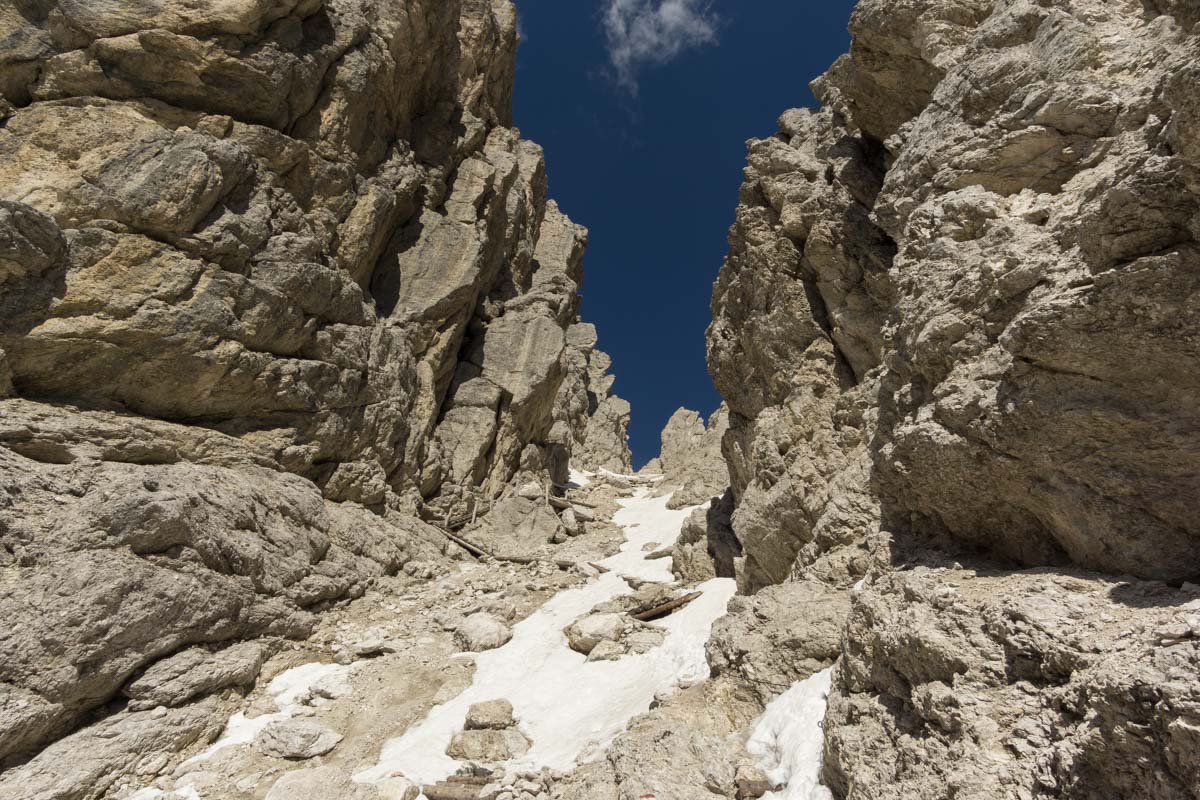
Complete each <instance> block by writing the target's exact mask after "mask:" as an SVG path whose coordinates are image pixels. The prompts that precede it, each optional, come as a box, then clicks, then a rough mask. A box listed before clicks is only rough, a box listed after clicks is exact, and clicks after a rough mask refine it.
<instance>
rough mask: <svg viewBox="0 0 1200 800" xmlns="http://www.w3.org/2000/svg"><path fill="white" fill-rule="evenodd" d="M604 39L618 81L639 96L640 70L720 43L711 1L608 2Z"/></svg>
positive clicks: (605, 13) (615, 0) (620, 0)
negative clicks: (698, 48)
mask: <svg viewBox="0 0 1200 800" xmlns="http://www.w3.org/2000/svg"><path fill="white" fill-rule="evenodd" d="M607 2H608V8H607V9H606V10H605V12H604V37H605V40H606V41H607V44H608V57H609V59H610V60H611V61H612V66H613V70H614V71H615V73H616V78H617V82H618V83H620V84H621V85H622V86H623V87H625V88H626V89H628V90H629V91H630V92H632V93H634V94H636V93H637V87H638V82H637V75H638V70H639V69H641V68H642V67H644V66H646V65H649V64H662V63H665V62H668V61H671V60H672V59H674V58H676V57H677V56H678V55H679V54H680V53H682V52H683V51H684V50H687V49H689V48H692V47H699V46H701V45H706V44H713V43H715V42H716V41H717V21H718V20H717V15H716V14H715V13H714V12H713V11H712V6H711V3H710V2H709V1H708V0H607Z"/></svg>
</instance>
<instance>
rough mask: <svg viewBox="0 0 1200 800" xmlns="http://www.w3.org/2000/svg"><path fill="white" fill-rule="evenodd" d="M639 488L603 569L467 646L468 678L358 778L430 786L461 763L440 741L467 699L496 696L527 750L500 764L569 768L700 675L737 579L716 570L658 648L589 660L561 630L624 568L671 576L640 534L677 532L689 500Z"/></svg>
mask: <svg viewBox="0 0 1200 800" xmlns="http://www.w3.org/2000/svg"><path fill="white" fill-rule="evenodd" d="M647 494H648V490H647V489H640V490H638V491H637V492H636V493H635V494H634V496H633V498H632V499H629V500H623V501H622V502H621V506H622V508H621V509H620V510H619V511H618V512H617V514H616V515H615V516H614V522H615V523H616V524H618V525H620V526H622V527H623V528H624V529H625V533H626V542H625V543H624V544H623V545H622V546H621V550H620V552H618V553H617V554H615V555H613V556H610V557H609V558H606V559H604V560H603V561H601V562H599V563H600V564H602V565H603V566H605V567H608V568H609V569H610V570H611V572H607V573H604V574H602V575H600V576H599V577H597V578H595V579H594V580H592V581H591V582H589V583H587V584H585V585H583V586H580V587H577V588H574V589H569V590H567V591H564V592H560V593H559V594H557V595H555V596H554V597H553V598H551V599H550V600H549V601H548V602H547V603H546V604H545V605H543V606H542V607H541V608H540V609H538V610H537V611H536V612H534V613H533V614H532V615H530V616H529V617H528V618H526V619H525V620H522V621H521V622H519V623H518V624H517V625H515V626H514V627H513V638H512V639H511V640H510V641H509V642H508V643H507V644H506V645H504V646H503V647H499V648H497V649H495V650H489V651H485V652H482V653H477V654H474V659H475V666H476V669H475V676H474V681H473V683H472V684H471V686H470V687H469V688H467V689H466V690H465V691H464V692H463V693H462V694H460V695H459V696H458V697H456V698H454V699H453V700H450V701H449V702H447V703H444V704H442V705H440V706H437V707H436V708H434V709H433V710H432V711H430V712H429V714H428V715H427V716H426V717H425V719H424V720H422V721H421V722H419V723H417V724H416V725H414V726H413V727H412V728H410V729H409V730H408V731H407V732H406V733H405V735H404V736H402V737H400V738H398V739H392V740H390V741H388V742H387V743H385V744H384V746H383V750H382V752H381V754H380V759H379V764H378V765H377V766H375V767H373V768H371V769H369V770H366V771H364V772H361V773H359V774H357V775H355V778H354V779H355V780H356V781H358V782H360V783H368V782H375V781H381V780H384V779H386V778H388V777H391V776H394V775H399V776H403V777H404V778H407V779H408V780H410V781H412V782H414V783H418V784H422V783H423V784H431V783H437V782H438V781H441V780H444V779H445V778H447V777H449V776H450V775H453V774H454V773H455V772H456V771H457V770H458V769H459V767H460V766H461V764H459V762H457V761H455V760H453V759H451V758H450V757H449V756H447V755H446V747H447V745H448V744H449V743H450V740H451V738H452V737H453V736H454V734H455V733H456V732H457V731H459V730H461V729H462V727H463V723H464V721H465V720H466V714H467V709H468V708H469V707H470V706H471V704H472V703H478V702H483V701H486V700H495V699H499V698H504V699H506V700H508V701H509V702H510V703H512V705H513V710H514V716H515V717H516V718H517V720H518V725H519V727H520V729H521V730H522V731H523V732H524V733H525V735H526V736H527V737H529V739H530V741H531V742H532V745H531V747H530V749H529V752H528V753H526V754H525V755H524V756H522V757H521V758H519V759H514V760H512V761H509V762H507V764H506V767H507V769H508V770H509V771H510V772H513V771H526V770H528V771H536V770H539V769H542V768H546V767H548V768H551V769H561V770H569V769H571V768H572V767H574V766H575V765H576V764H577V763H578V762H579V761H581V760H585V761H586V760H589V759H592V758H595V757H598V756H599V755H601V754H602V753H603V752H604V750H605V749H606V748H607V747H608V745H609V744H610V743H611V742H612V740H613V739H614V738H616V737H617V735H618V734H620V733H621V732H623V731H624V730H625V728H626V726H627V725H628V724H629V720H630V719H632V718H633V717H635V716H636V715H638V714H641V713H643V712H645V711H647V710H648V709H649V708H650V704H651V702H653V700H654V697H655V695H657V694H659V693H661V692H663V691H666V690H669V689H671V688H674V687H675V686H678V685H679V684H680V683H681V682H683V681H694V680H700V679H702V678H705V677H707V676H708V664H707V662H706V661H705V657H704V644H705V642H707V641H708V637H709V634H710V632H711V630H712V625H713V623H714V622H715V621H716V620H717V619H718V618H719V617H721V616H722V615H724V613H725V607H726V605H727V604H728V602H729V599H730V598H731V597H732V596H733V595H734V593H735V592H736V584H735V582H734V581H733V580H731V579H728V578H715V579H713V580H710V581H706V582H705V583H702V584H700V585H699V586H698V587H696V588H697V590H698V591H700V592H701V593H702V596H701V597H699V598H697V599H696V600H695V601H693V602H692V603H690V604H689V605H687V606H685V607H684V608H682V609H680V610H679V611H677V612H675V613H674V614H671V615H670V616H669V617H666V618H664V619H662V620H660V621H659V622H657V623H654V624H656V625H658V626H659V627H661V628H662V629H663V630H665V631H666V633H667V635H666V639H665V641H664V642H663V644H662V645H661V646H659V647H656V648H654V649H653V650H650V651H649V652H647V653H644V654H641V655H627V656H624V657H622V658H620V659H617V660H616V661H596V662H591V663H589V662H587V660H586V658H585V657H584V656H583V655H582V654H580V653H576V652H575V651H574V650H571V649H570V647H568V646H567V642H566V637H565V636H563V633H562V629H563V628H564V627H566V626H567V625H569V624H570V623H572V622H574V621H575V620H576V619H578V618H579V617H580V616H582V615H584V614H586V613H587V612H589V611H590V610H591V609H592V608H593V607H594V606H596V605H597V604H599V603H603V602H605V601H607V600H611V599H613V598H615V597H619V596H621V595H626V594H629V593H630V591H629V585H628V584H627V583H626V582H625V581H624V580H623V576H629V577H636V578H640V579H642V580H650V581H665V582H673V580H674V576H673V574H672V573H671V561H670V559H656V560H647V559H646V555H647V553H645V552H643V551H642V547H643V545H645V544H646V543H647V542H651V541H653V542H657V543H659V545H661V546H664V547H665V546H668V545H670V544H672V543H673V542H674V541H675V540H676V539H677V538H678V537H679V531H680V528H681V527H682V525H683V522H684V520H686V519H687V517H688V515H689V514H690V513H691V512H692V509H691V508H683V509H678V510H672V509H668V508H667V499H668V498H667V497H647Z"/></svg>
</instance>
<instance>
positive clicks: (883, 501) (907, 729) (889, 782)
mask: <svg viewBox="0 0 1200 800" xmlns="http://www.w3.org/2000/svg"><path fill="white" fill-rule="evenodd" d="M1198 25H1200V12H1198V11H1197V8H1196V5H1195V4H1194V3H1189V2H1171V1H1170V0H1156V1H1153V2H1140V1H1139V2H1135V1H1134V0H1119V1H1117V2H1100V1H1099V0H1041V1H1040V2H1030V1H1028V0H1000V1H999V2H993V1H992V0H913V1H911V2H909V1H905V2H900V1H899V0H862V2H860V3H859V5H858V7H857V9H856V10H855V12H854V16H853V19H852V21H851V26H850V29H851V34H852V37H853V45H852V47H851V51H850V53H849V54H848V55H846V56H844V57H842V58H841V59H839V60H838V61H837V62H836V63H835V64H834V65H833V66H832V68H831V69H830V70H829V72H828V73H826V74H825V75H824V76H823V77H821V78H819V79H818V80H816V81H815V82H814V83H813V84H812V86H813V90H814V92H815V94H816V95H817V97H818V98H819V99H820V101H821V107H820V109H818V110H816V111H809V110H794V111H789V112H787V113H785V114H784V115H783V116H782V117H781V119H780V130H779V132H778V133H777V134H776V135H774V136H773V137H771V138H769V139H765V140H761V141H754V142H751V143H750V152H749V165H748V167H747V169H746V173H745V176H746V177H745V183H744V184H743V187H742V192H741V202H740V205H739V207H738V210H737V219H736V223H735V224H734V227H733V229H732V231H731V234H730V254H729V257H728V259H727V261H726V263H725V266H724V268H723V269H722V271H721V274H720V277H719V279H718V281H717V284H716V287H715V290H714V296H713V315H714V320H713V323H712V326H711V328H710V329H709V334H708V343H709V365H710V370H711V372H712V375H713V378H714V380H715V382H716V384H717V386H718V388H719V389H720V391H721V392H722V394H723V395H724V396H725V398H726V401H727V402H728V405H729V408H730V427H729V432H728V433H727V434H726V436H725V439H724V452H725V455H726V458H727V460H728V463H729V468H730V476H731V482H732V490H733V494H734V497H735V500H736V510H735V511H734V512H733V516H732V527H733V532H734V534H735V536H736V538H737V540H738V542H739V544H740V546H741V548H742V551H743V552H742V554H741V555H740V556H739V557H738V559H737V562H736V569H737V573H738V578H739V583H740V585H741V587H742V589H743V590H745V591H751V592H753V591H755V590H758V589H761V588H762V587H765V586H769V585H771V584H778V583H780V582H787V584H788V585H790V584H791V583H793V582H802V583H804V584H805V585H806V586H808V587H809V588H808V589H806V590H805V596H806V597H807V596H810V595H811V594H812V592H813V591H825V592H828V593H829V595H830V597H833V596H835V595H837V596H842V597H844V596H845V590H846V589H849V588H850V587H851V586H852V585H853V586H855V589H854V591H853V592H852V601H851V603H850V605H849V607H848V609H846V611H845V623H844V625H845V627H844V631H843V634H842V640H841V645H840V653H839V655H840V658H839V661H838V667H837V669H836V670H835V678H834V692H833V695H832V697H831V703H830V710H829V716H828V718H827V720H826V725H825V756H826V764H825V775H826V780H827V781H828V782H829V784H830V786H831V787H832V788H833V789H834V791H835V792H836V793H837V794H838V795H839V796H841V797H850V798H872V800H878V799H879V798H911V797H922V798H950V797H956V798H965V797H972V798H981V799H982V798H996V797H1021V798H1031V797H1050V796H1054V797H1076V798H1101V797H1131V798H1132V797H1137V798H1195V797H1198V796H1200V794H1198V791H1200V790H1198V789H1197V787H1198V786H1200V759H1198V758H1197V755H1196V753H1197V752H1200V750H1198V749H1197V743H1198V742H1200V739H1198V738H1197V737H1198V736H1200V682H1198V681H1197V680H1196V678H1195V675H1196V669H1197V666H1198V665H1200V639H1198V638H1197V636H1198V632H1200V617H1197V613H1198V612H1200V588H1198V587H1197V586H1196V583H1195V582H1198V581H1200V560H1198V559H1200V524H1198V523H1197V519H1196V516H1195V514H1194V513H1192V512H1191V507H1192V506H1193V505H1194V501H1195V498H1196V497H1200V415H1198V413H1197V409H1198V408H1200V403H1198V400H1200V347H1198V345H1197V343H1198V342H1200V243H1198V242H1200V136H1198V134H1197V131H1198V130H1200V128H1198V126H1197V123H1198V122H1200V90H1198V88H1197V87H1200V81H1198V80H1197V78H1198V77H1200V72H1198V70H1200V60H1198V59H1197V53H1200V27H1198ZM813 587H824V588H823V589H815V588H813ZM811 669H812V668H811V667H810V668H809V670H808V671H811Z"/></svg>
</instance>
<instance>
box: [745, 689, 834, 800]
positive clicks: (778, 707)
mask: <svg viewBox="0 0 1200 800" xmlns="http://www.w3.org/2000/svg"><path fill="white" fill-rule="evenodd" d="M832 677H833V669H832V668H830V669H826V670H822V671H821V672H818V673H815V674H813V675H811V676H809V677H808V678H805V679H804V680H802V681H800V682H799V683H796V684H795V685H793V686H792V688H790V689H788V690H787V691H786V692H784V693H783V694H781V695H779V697H776V698H775V699H774V700H772V701H771V702H770V703H769V704H768V705H767V708H766V710H764V711H763V715H762V718H761V719H760V720H759V721H758V724H757V725H755V726H754V731H753V732H752V733H751V734H750V740H749V741H748V742H747V743H746V749H747V750H748V751H749V752H750V754H751V755H752V756H755V757H756V758H758V759H759V766H761V767H762V768H763V770H764V771H765V772H766V773H767V778H768V779H770V781H771V783H772V784H773V785H775V786H783V787H784V788H782V789H780V790H779V791H776V792H768V793H767V794H765V795H763V798H762V800H833V793H832V792H830V791H829V789H827V788H825V787H824V786H822V785H821V759H822V748H823V747H824V733H823V731H822V729H821V722H822V721H823V720H824V719H825V704H826V700H827V699H828V697H829V687H830V685H831V683H832Z"/></svg>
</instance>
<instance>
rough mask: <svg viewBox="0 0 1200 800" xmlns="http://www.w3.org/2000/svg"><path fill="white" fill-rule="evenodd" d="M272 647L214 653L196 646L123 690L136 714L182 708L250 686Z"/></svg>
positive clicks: (155, 666)
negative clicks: (202, 698) (224, 691)
mask: <svg viewBox="0 0 1200 800" xmlns="http://www.w3.org/2000/svg"><path fill="white" fill-rule="evenodd" d="M273 649H274V648H272V647H271V646H270V645H269V644H267V643H266V642H257V641H253V642H241V643H239V644H234V645H231V646H230V647H227V648H225V649H224V650H219V651H217V652H212V651H210V650H208V649H207V648H203V647H192V648H189V649H187V650H184V651H183V652H181V653H178V654H177V655H174V656H172V657H170V658H165V659H163V660H162V661H158V662H155V663H154V664H153V665H152V666H151V667H150V668H149V669H147V670H146V671H145V672H144V673H142V675H141V677H139V678H138V679H137V680H135V681H132V682H131V683H129V684H128V685H126V686H125V688H124V689H122V692H124V694H125V696H126V697H128V698H129V700H130V702H129V707H130V708H131V709H132V710H134V711H139V710H145V709H151V708H154V707H155V706H178V705H182V704H183V703H185V702H187V701H188V700H191V699H192V698H194V697H197V696H199V695H202V694H208V693H209V692H214V691H217V690H219V689H224V688H226V687H230V686H239V687H241V686H249V685H251V684H253V683H254V681H255V679H257V678H258V673H259V670H261V669H262V665H263V662H264V661H265V660H266V659H267V657H268V656H269V655H270V654H271V652H272V650H273Z"/></svg>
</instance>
